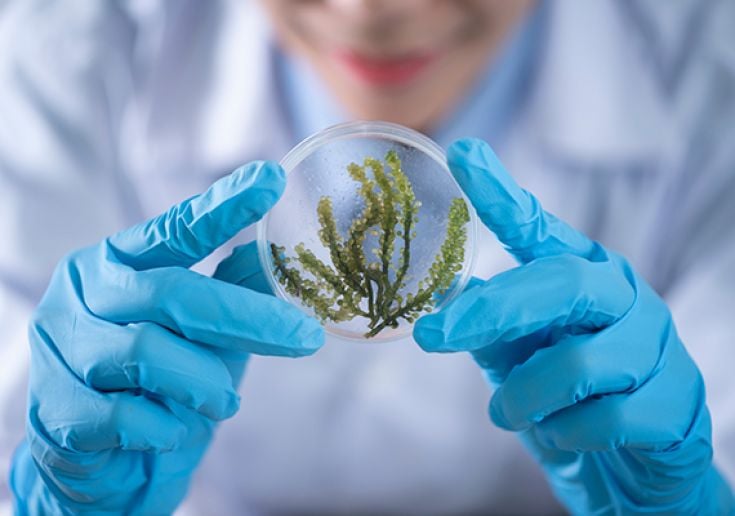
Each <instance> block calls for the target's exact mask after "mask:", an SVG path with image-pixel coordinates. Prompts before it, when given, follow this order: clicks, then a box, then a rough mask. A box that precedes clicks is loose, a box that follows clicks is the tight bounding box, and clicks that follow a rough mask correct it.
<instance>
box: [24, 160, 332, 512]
mask: <svg viewBox="0 0 735 516" xmlns="http://www.w3.org/2000/svg"><path fill="white" fill-rule="evenodd" d="M284 185H285V177H284V173H283V170H282V169H281V168H280V167H279V166H278V165H276V164H274V163H269V162H256V163H251V164H249V165H245V166H243V167H242V168H240V169H238V170H236V171H235V172H233V173H232V174H231V175H229V176H228V177H225V178H223V179H221V180H219V181H217V182H216V183H214V185H212V187H211V188H209V190H207V191H206V192H205V193H203V194H202V195H199V196H196V197H193V198H191V199H189V200H187V201H184V202H182V203H181V204H179V205H177V206H174V207H173V208H171V209H170V210H169V211H168V212H167V213H165V214H163V215H161V216H159V217H156V218H154V219H152V220H150V221H148V222H147V223H145V224H142V225H139V226H135V227H133V228H131V229H128V230H126V231H123V232H121V233H118V234H116V235H113V236H112V237H110V238H108V239H106V240H104V241H103V242H101V243H99V244H98V245H95V246H93V247H89V248H86V249H82V250H80V251H77V252H75V253H72V254H71V255H69V256H68V257H66V258H65V259H64V260H62V262H61V263H60V264H59V266H58V267H57V269H56V271H55V273H54V275H53V278H52V279H51V283H50V285H49V288H48V290H47V292H46V294H45V296H44V298H43V300H42V301H41V303H40V305H39V306H38V308H37V310H36V312H35V316H34V319H33V321H32V324H31V328H30V344H31V350H32V361H31V371H30V393H29V412H28V421H27V444H26V445H24V446H22V447H21V448H20V449H19V450H18V452H17V453H16V457H15V460H14V465H13V472H12V478H11V484H12V488H13V491H14V493H15V496H16V500H17V507H18V511H19V512H20V513H21V514H26V513H30V514H58V513H64V514H72V513H73V514H78V513H120V514H122V513H124V514H129V513H134V514H170V513H171V512H173V510H174V509H175V508H176V507H177V505H178V504H179V503H180V502H181V500H182V499H183V497H184V496H185V493H186V490H187V486H188V482H189V479H190V476H191V474H192V472H193V471H194V469H195V468H196V466H197V464H198V463H199V461H200V459H201V458H202V455H203V453H204V451H205V449H206V447H207V445H208V443H209V441H210V439H211V437H212V432H213V429H214V427H215V424H216V422H217V421H219V420H222V419H225V418H228V417H230V416H232V415H233V414H234V413H235V412H236V411H237V409H238V406H239V397H238V394H237V387H238V384H239V382H240V379H241V376H242V373H243V369H244V366H245V363H246V361H247V359H248V355H249V354H250V353H257V354H261V355H274V356H288V357H298V356H304V355H310V354H312V353H314V352H315V351H316V350H317V349H318V348H319V347H320V346H321V345H322V343H323V339H324V337H323V332H322V329H321V327H320V326H319V324H318V323H317V321H316V320H314V319H312V318H309V317H306V316H305V315H303V314H302V313H301V312H300V311H299V310H297V309H296V308H294V307H292V306H290V305H289V304H287V303H285V302H282V301H280V300H278V299H276V298H274V297H272V296H270V295H267V294H263V293H260V292H257V291H254V290H250V289H247V288H242V287H240V286H236V285H233V284H231V283H240V284H244V285H247V284H248V281H249V280H250V276H249V272H248V271H246V270H242V269H240V270H238V269H237V268H236V267H232V266H231V262H232V261H233V258H231V259H229V260H226V261H225V262H223V263H222V264H221V266H220V267H219V268H218V270H217V272H216V273H215V277H214V278H209V277H206V276H203V275H201V274H198V273H195V272H193V271H190V270H188V267H190V266H191V265H193V264H194V263H196V262H198V261H199V260H201V259H202V258H204V257H205V256H207V255H208V254H210V253H211V252H212V251H213V250H214V249H215V248H217V247H218V246H220V245H221V244H223V243H224V242H225V241H227V240H228V239H230V238H231V237H232V236H234V235H235V234H236V233H237V232H238V231H240V230H241V229H243V228H244V227H246V226H248V225H249V224H252V223H253V222H255V221H256V220H257V219H259V218H260V217H261V216H262V215H263V214H264V213H265V212H266V211H267V210H268V209H269V208H270V207H271V206H272V205H273V204H274V203H275V202H276V200H277V199H278V198H279V196H280V195H281V193H282V192H283V188H284ZM243 254H247V255H249V256H250V257H251V258H252V259H251V260H250V263H251V265H252V272H253V274H256V275H255V276H252V277H253V278H256V279H257V272H258V271H259V268H258V263H257V258H256V255H255V254H254V247H253V246H252V245H250V246H246V247H245V248H242V249H240V250H239V252H238V254H237V255H236V256H235V257H234V258H235V259H237V263H238V264H242V263H246V262H247V260H243V259H242V255H243ZM228 282H229V283H228ZM256 288H258V286H257V285H256Z"/></svg>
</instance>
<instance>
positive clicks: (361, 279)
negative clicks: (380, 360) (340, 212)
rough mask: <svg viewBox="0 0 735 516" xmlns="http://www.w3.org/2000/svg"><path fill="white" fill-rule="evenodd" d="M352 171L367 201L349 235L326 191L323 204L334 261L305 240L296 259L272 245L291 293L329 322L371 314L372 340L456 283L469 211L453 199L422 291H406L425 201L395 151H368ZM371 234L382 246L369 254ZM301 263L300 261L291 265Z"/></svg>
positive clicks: (322, 220) (324, 234)
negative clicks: (380, 156)
mask: <svg viewBox="0 0 735 516" xmlns="http://www.w3.org/2000/svg"><path fill="white" fill-rule="evenodd" d="M347 172H348V173H349V175H350V177H351V178H352V179H353V180H354V181H355V183H357V189H358V194H359V196H360V198H361V199H362V202H363V206H362V210H361V212H360V213H359V214H358V216H357V217H356V218H355V219H353V220H352V222H351V224H350V227H349V230H348V231H347V234H346V235H345V236H343V235H342V234H340V232H339V231H338V229H337V222H336V220H335V216H334V210H333V207H332V200H331V198H329V197H327V196H324V197H322V198H321V199H320V200H319V203H318V205H317V215H318V220H319V225H320V230H319V239H320V240H321V242H322V244H323V245H324V246H325V248H326V249H328V250H329V256H330V258H331V262H332V263H331V265H329V264H326V263H324V262H322V261H321V260H320V259H319V258H317V256H316V255H315V254H314V253H313V252H312V251H311V250H309V249H307V248H306V247H305V246H304V244H303V243H300V244H298V245H297V246H296V247H295V248H294V251H295V256H291V257H289V256H287V255H286V249H285V248H284V247H280V246H278V245H276V244H271V255H272V258H273V263H274V266H275V275H276V278H277V279H278V281H279V282H280V283H281V285H283V287H284V289H285V290H286V292H288V293H289V294H291V295H293V296H296V297H299V298H300V299H301V300H302V302H303V303H304V304H305V305H306V306H309V307H310V308H311V309H312V310H313V311H314V313H315V314H316V316H317V317H319V318H320V319H321V320H322V321H327V320H329V321H333V322H341V321H348V320H351V319H353V318H355V317H358V316H361V317H365V318H366V319H368V321H369V322H368V328H369V331H368V332H366V333H365V337H366V338H370V337H374V336H375V335H377V334H378V333H380V332H381V331H382V330H384V329H385V328H388V327H390V328H396V327H397V326H398V325H399V323H400V320H401V319H403V320H405V321H407V322H409V323H410V322H413V321H414V320H415V319H416V318H417V317H418V316H419V315H420V314H421V313H422V312H428V311H431V309H432V308H433V306H434V301H435V295H437V294H438V295H441V294H444V293H445V292H446V290H447V289H448V288H449V287H450V285H451V284H452V282H453V281H454V278H455V276H456V274H457V273H458V272H459V271H460V270H461V269H462V263H463V261H464V252H465V242H466V240H467V222H468V221H469V212H468V209H467V205H466V204H465V202H464V200H463V199H461V198H455V199H453V200H452V202H451V204H450V207H449V213H448V222H447V230H446V236H445V239H444V241H443V243H442V245H441V247H440V249H439V252H438V253H437V254H436V256H435V258H434V261H433V263H432V264H431V266H430V267H429V270H428V274H427V276H426V277H425V278H423V279H422V280H421V281H419V282H418V285H417V290H416V291H415V292H413V293H408V294H405V296H404V295H402V294H401V293H402V292H403V289H404V288H405V287H406V284H407V281H408V279H409V266H410V262H411V242H412V240H413V239H414V238H415V237H416V224H417V221H418V212H419V209H420V207H421V203H420V202H418V201H417V200H416V195H415V194H414V191H413V188H412V186H411V182H410V181H409V179H408V177H407V176H406V174H405V173H404V172H403V170H402V168H401V160H400V159H399V157H398V155H397V154H396V153H395V152H394V151H390V152H388V153H387V155H386V156H385V160H384V163H383V162H382V161H380V160H378V159H376V158H373V157H368V158H366V159H365V160H364V163H363V164H362V165H358V164H357V163H351V164H350V165H349V166H348V167H347ZM368 236H371V237H373V239H372V240H371V241H375V242H377V247H376V248H374V249H372V250H371V251H370V252H369V253H366V251H365V245H366V240H367V239H368ZM295 262H298V263H299V264H300V267H298V268H297V267H294V266H291V265H290V264H294V263H295Z"/></svg>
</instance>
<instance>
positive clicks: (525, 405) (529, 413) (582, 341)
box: [490, 281, 673, 430]
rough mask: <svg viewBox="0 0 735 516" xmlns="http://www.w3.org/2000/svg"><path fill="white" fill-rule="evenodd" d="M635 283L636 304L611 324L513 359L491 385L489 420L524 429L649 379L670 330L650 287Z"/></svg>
mask: <svg viewBox="0 0 735 516" xmlns="http://www.w3.org/2000/svg"><path fill="white" fill-rule="evenodd" d="M633 288H634V289H635V292H636V294H635V302H634V304H633V305H632V306H631V308H630V309H629V310H628V312H627V313H626V314H625V316H624V317H622V318H620V319H619V320H617V321H616V322H615V323H613V324H612V325H610V326H608V327H607V328H605V329H604V330H602V331H600V332H597V333H593V334H590V335H565V336H562V337H561V338H560V339H557V340H552V341H551V345H550V346H549V347H546V348H544V349H540V350H537V351H535V352H534V353H533V354H532V355H531V356H529V357H527V359H526V360H523V361H522V362H517V363H516V364H515V365H514V367H513V368H512V369H510V370H509V371H508V373H507V376H506V377H505V378H503V379H502V384H501V385H499V386H498V388H497V389H496V390H495V393H494V395H493V398H492V401H491V403H490V415H491V418H492V419H493V421H495V423H496V424H497V425H498V426H501V427H503V428H506V429H508V430H523V429H526V428H528V427H529V426H531V425H532V424H534V423H536V422H538V421H541V420H542V419H544V418H545V417H547V416H549V415H550V414H553V413H555V412H557V411H559V410H562V409H564V408H567V407H570V406H572V405H575V404H576V403H580V402H582V401H584V400H586V399H588V398H591V397H595V396H600V395H603V394H611V393H616V392H632V391H634V390H636V389H637V388H638V387H639V386H641V385H642V384H644V383H645V382H647V381H648V379H649V378H650V377H651V376H652V375H653V374H654V373H655V371H656V368H657V367H659V365H660V363H661V355H662V353H663V352H664V350H665V346H662V345H661V342H662V340H661V339H662V335H670V334H672V332H673V329H672V327H671V324H672V323H671V316H670V314H669V311H668V310H667V308H666V305H665V304H664V303H662V302H660V300H658V299H657V297H655V294H654V293H653V291H651V290H650V288H649V287H648V286H647V285H645V284H640V283H639V282H638V281H636V282H635V283H634V284H633ZM514 344H515V343H511V345H514ZM491 367H492V366H491Z"/></svg>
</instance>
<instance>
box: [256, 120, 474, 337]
mask: <svg viewBox="0 0 735 516" xmlns="http://www.w3.org/2000/svg"><path fill="white" fill-rule="evenodd" d="M355 137H359V138H382V139H387V140H390V141H394V142H396V143H400V144H403V145H406V146H409V147H413V148H415V149H417V150H419V151H420V152H423V153H424V154H426V155H428V156H429V157H430V158H431V159H432V160H433V161H434V162H436V163H437V165H438V166H439V168H441V169H442V170H443V171H444V172H445V173H446V175H447V176H448V178H449V180H450V181H451V183H452V184H454V186H455V187H456V190H457V193H458V194H459V195H460V196H461V197H462V199H463V200H464V201H465V203H466V204H467V208H468V210H469V214H470V221H469V223H468V225H469V227H468V231H467V241H468V244H469V245H468V247H469V256H468V257H466V259H465V263H466V267H463V270H462V273H461V275H460V277H459V279H458V280H457V282H456V283H455V285H454V286H453V287H451V288H450V290H449V292H448V293H447V295H445V296H444V297H443V298H442V300H441V301H440V302H439V303H437V305H436V306H435V308H434V311H439V310H441V309H442V308H443V307H444V306H446V305H447V304H448V303H450V302H451V301H452V300H453V299H454V298H455V297H457V295H459V293H460V292H462V290H463V289H464V287H465V286H466V285H467V282H468V281H469V279H470V276H471V274H472V271H473V270H474V268H475V260H476V257H477V214H476V213H475V210H474V207H473V206H472V203H470V200H469V198H468V197H467V196H466V195H465V193H464V192H463V191H462V188H460V186H459V183H457V181H456V179H454V176H453V175H452V173H451V172H450V171H449V167H448V166H447V162H446V155H445V153H444V150H443V149H442V148H441V147H440V146H439V145H438V144H437V143H436V142H434V141H433V140H432V139H431V138H429V137H428V136H426V135H424V134H421V133H419V132H418V131H414V130H413V129H410V128H408V127H405V126H402V125H399V124H394V123H391V122H383V121H366V120H356V121H352V122H345V123H341V124H337V125H333V126H330V127H327V128H326V129H324V130H322V131H319V132H317V133H314V134H313V135H311V136H308V137H307V138H305V139H304V140H302V141H301V142H300V143H298V144H297V145H296V146H295V147H293V148H292V149H291V150H290V151H289V152H288V153H286V155H285V156H284V157H283V158H282V159H281V161H280V162H279V164H280V165H281V167H282V168H283V170H284V172H285V173H286V177H288V175H289V174H290V173H291V172H292V171H293V170H294V169H295V168H296V167H297V166H298V165H299V164H300V163H301V162H302V161H303V160H304V159H306V157H308V156H309V155H311V154H312V153H313V152H315V151H316V150H317V149H318V148H319V147H321V146H322V145H324V144H327V143H330V142H333V141H336V140H345V139H350V138H355ZM269 215H270V212H268V213H266V214H265V215H264V216H263V217H262V218H261V219H260V220H259V221H258V223H257V228H256V234H257V237H256V238H257V247H258V258H259V260H260V265H261V267H262V268H263V271H264V274H265V277H266V279H267V281H268V284H269V286H270V287H271V289H272V290H273V292H274V293H275V294H276V297H278V298H279V299H282V300H284V301H286V302H288V303H291V304H293V305H295V306H297V308H299V309H300V310H302V311H304V312H306V310H305V309H304V307H303V306H301V305H300V304H298V303H293V302H292V300H291V297H292V296H290V295H289V294H288V293H287V292H286V291H285V289H284V288H283V286H282V285H281V284H280V283H279V282H278V280H277V279H276V278H275V275H274V274H273V263H272V259H271V256H270V248H269V246H268V239H267V234H266V233H267V227H268V219H269ZM310 315H311V314H310ZM412 326H413V325H411V326H410V327H408V331H406V332H404V333H393V334H389V335H385V336H382V337H381V336H380V335H376V336H375V337H372V338H370V339H366V338H365V337H362V336H359V337H358V336H355V335H353V334H352V333H348V332H340V331H339V330H338V329H336V328H332V327H330V326H329V325H328V324H323V327H324V330H325V332H326V333H328V334H329V335H332V336H335V337H337V338H339V339H342V340H349V341H355V342H366V341H369V342H393V341H396V340H401V339H405V338H406V337H407V336H409V335H410V334H411V328H412Z"/></svg>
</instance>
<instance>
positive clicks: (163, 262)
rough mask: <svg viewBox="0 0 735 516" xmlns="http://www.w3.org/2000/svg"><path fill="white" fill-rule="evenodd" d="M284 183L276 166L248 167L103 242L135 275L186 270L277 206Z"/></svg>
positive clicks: (262, 163) (266, 163) (251, 165)
mask: <svg viewBox="0 0 735 516" xmlns="http://www.w3.org/2000/svg"><path fill="white" fill-rule="evenodd" d="M285 184H286V180H285V174H284V172H283V169H282V168H281V167H280V166H279V165H278V164H277V163H274V162H269V161H264V162H253V163H249V164H247V165H244V166H242V167H240V168H238V169H237V170H235V171H234V172H232V174H230V175H228V176H226V177H224V178H222V179H220V180H219V181H217V182H215V183H214V184H213V185H212V186H211V187H210V188H209V189H208V190H207V191H206V192H204V193H202V194H200V195H197V196H195V197H192V198H190V199H187V200H185V201H183V202H181V203H180V204H177V205H176V206H173V207H172V208H171V209H169V210H168V211H167V212H166V213H163V214H162V215H159V216H158V217H155V218H153V219H151V220H149V221H147V222H144V223H142V224H140V225H137V226H134V227H132V228H130V229H127V230H125V231H122V232H120V233H117V234H115V235H113V236H111V237H110V238H108V240H107V241H108V243H109V246H110V248H111V249H112V250H113V251H114V253H115V255H116V256H117V257H118V258H119V259H120V261H122V262H123V263H125V264H127V265H129V266H130V267H133V268H135V269H137V270H145V269H151V268H155V267H166V266H179V267H190V266H192V265H193V264H195V263H196V262H198V261H200V260H202V259H203V258H204V257H206V256H207V255H209V254H210V253H212V251H214V250H215V249H216V248H217V247H219V246H220V245H222V244H224V243H225V242H226V241H227V240H229V239H230V238H232V237H233V236H235V235H236V234H237V233H238V232H239V231H240V230H242V229H244V228H245V227H247V226H249V225H251V224H252V223H254V222H256V221H257V220H258V219H260V218H261V217H262V216H263V215H264V214H265V213H266V212H267V211H268V210H269V209H270V208H271V207H272V206H273V205H274V204H275V203H276V201H277V200H278V198H279V197H280V196H281V194H282V193H283V189H284V187H285Z"/></svg>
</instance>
